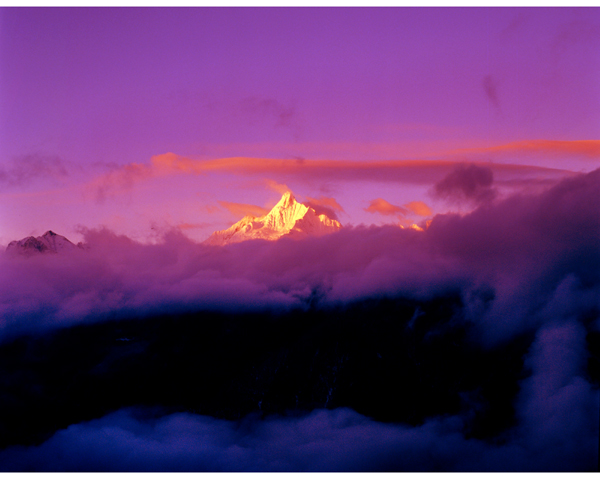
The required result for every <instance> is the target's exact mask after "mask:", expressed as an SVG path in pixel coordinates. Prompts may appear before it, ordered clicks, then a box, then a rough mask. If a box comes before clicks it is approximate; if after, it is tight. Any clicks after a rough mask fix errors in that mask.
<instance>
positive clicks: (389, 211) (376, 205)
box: [365, 198, 408, 217]
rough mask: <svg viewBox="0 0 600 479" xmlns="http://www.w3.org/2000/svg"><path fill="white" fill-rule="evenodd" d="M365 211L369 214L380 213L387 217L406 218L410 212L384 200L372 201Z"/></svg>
mask: <svg viewBox="0 0 600 479" xmlns="http://www.w3.org/2000/svg"><path fill="white" fill-rule="evenodd" d="M365 211H367V212H369V213H379V214H382V215H386V216H399V217H404V216H405V215H406V214H407V213H408V210H406V209H405V208H402V207H401V206H396V205H392V204H391V203H388V202H387V201H385V200H384V199H382V198H377V199H375V200H372V201H371V203H370V204H369V206H367V207H366V208H365Z"/></svg>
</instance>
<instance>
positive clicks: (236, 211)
mask: <svg viewBox="0 0 600 479" xmlns="http://www.w3.org/2000/svg"><path fill="white" fill-rule="evenodd" d="M219 204H220V205H221V206H222V207H223V208H225V209H227V210H228V211H229V212H230V213H231V214H233V215H234V216H236V217H244V216H256V217H259V216H264V215H266V214H267V213H268V212H269V211H268V210H267V209H265V208H262V207H260V206H256V205H248V204H243V203H230V202H228V201H219Z"/></svg>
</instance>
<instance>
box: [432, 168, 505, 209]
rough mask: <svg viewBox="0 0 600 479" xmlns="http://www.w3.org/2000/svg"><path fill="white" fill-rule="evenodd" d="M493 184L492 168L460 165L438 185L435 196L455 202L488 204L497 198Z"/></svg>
mask: <svg viewBox="0 0 600 479" xmlns="http://www.w3.org/2000/svg"><path fill="white" fill-rule="evenodd" d="M493 182H494V174H493V172H492V170H491V168H488V167H482V166H477V165H474V164H468V165H458V166H457V167H456V168H454V170H452V171H451V172H450V173H449V174H448V175H446V176H445V177H444V179H443V180H441V181H440V182H438V183H436V185H435V188H434V195H435V196H437V197H439V198H445V199H449V200H453V201H474V202H476V203H481V202H486V201H490V200H493V199H494V197H495V196H496V190H495V189H494V188H493V187H492V183H493Z"/></svg>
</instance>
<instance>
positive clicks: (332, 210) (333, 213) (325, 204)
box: [304, 196, 344, 220]
mask: <svg viewBox="0 0 600 479" xmlns="http://www.w3.org/2000/svg"><path fill="white" fill-rule="evenodd" d="M304 204H305V205H306V206H310V207H311V208H312V209H314V210H315V212H316V213H317V214H318V215H321V214H325V215H326V216H328V217H329V218H331V219H334V220H338V216H337V214H338V213H342V212H343V211H344V208H342V207H341V206H340V204H339V203H338V202H337V201H336V200H335V198H331V197H328V196H319V197H318V198H311V197H307V198H306V201H304Z"/></svg>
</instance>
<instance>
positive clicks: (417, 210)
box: [404, 201, 432, 216]
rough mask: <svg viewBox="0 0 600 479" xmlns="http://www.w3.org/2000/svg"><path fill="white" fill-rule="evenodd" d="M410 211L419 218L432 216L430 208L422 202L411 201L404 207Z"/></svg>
mask: <svg viewBox="0 0 600 479" xmlns="http://www.w3.org/2000/svg"><path fill="white" fill-rule="evenodd" d="M404 206H405V207H406V208H407V209H408V210H409V211H411V212H413V213H414V214H416V215H419V216H430V215H431V213H432V211H431V208H429V206H427V205H426V204H425V203H423V202H422V201H411V202H410V203H407V204H405V205H404Z"/></svg>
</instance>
